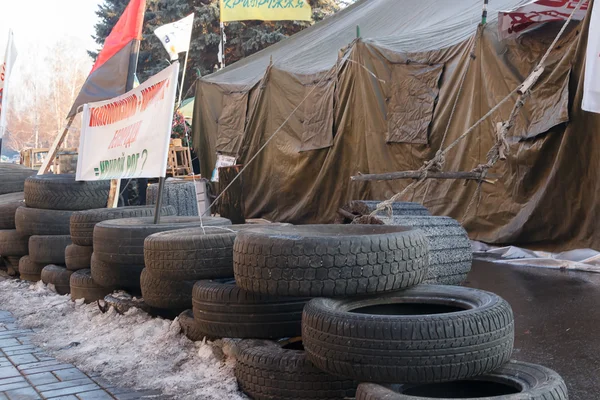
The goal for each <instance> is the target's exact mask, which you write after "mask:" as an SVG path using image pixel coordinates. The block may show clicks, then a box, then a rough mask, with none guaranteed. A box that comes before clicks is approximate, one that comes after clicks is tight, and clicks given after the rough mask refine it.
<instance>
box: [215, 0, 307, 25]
mask: <svg viewBox="0 0 600 400" xmlns="http://www.w3.org/2000/svg"><path fill="white" fill-rule="evenodd" d="M220 6H221V10H220V11H221V22H230V21H246V20H260V21H310V20H311V19H312V11H311V8H310V4H308V0H220Z"/></svg>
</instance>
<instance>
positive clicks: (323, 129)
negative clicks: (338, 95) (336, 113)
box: [300, 80, 335, 151]
mask: <svg viewBox="0 0 600 400" xmlns="http://www.w3.org/2000/svg"><path fill="white" fill-rule="evenodd" d="M313 88H314V90H313ZM311 90H313V91H312V93H310V91H311ZM334 91H335V82H334V81H333V80H326V81H324V82H321V83H320V84H319V85H318V86H316V87H315V85H314V84H313V85H310V86H305V96H306V95H308V98H307V99H306V100H305V101H304V103H303V104H302V110H303V114H304V116H303V118H302V139H301V143H300V151H308V150H317V149H324V148H327V147H331V146H332V145H333V97H334ZM309 93H310V94H309Z"/></svg>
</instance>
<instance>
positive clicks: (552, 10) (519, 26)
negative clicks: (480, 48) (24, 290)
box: [498, 0, 589, 39]
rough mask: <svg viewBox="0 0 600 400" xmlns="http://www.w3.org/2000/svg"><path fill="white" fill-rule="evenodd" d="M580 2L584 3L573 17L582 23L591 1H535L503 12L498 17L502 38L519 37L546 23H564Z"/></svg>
mask: <svg viewBox="0 0 600 400" xmlns="http://www.w3.org/2000/svg"><path fill="white" fill-rule="evenodd" d="M579 1H583V2H584V3H583V4H582V5H581V7H579V10H577V12H576V13H575V15H573V19H574V20H577V21H580V20H583V19H584V18H585V14H586V11H587V9H588V7H589V0H533V1H531V2H530V3H527V4H525V5H523V6H521V7H517V8H515V9H512V10H509V11H501V12H500V13H499V15H498V31H499V34H500V38H501V39H506V38H508V37H511V36H518V35H519V34H521V33H523V32H527V31H529V30H531V29H535V28H537V27H539V26H540V24H543V23H545V22H551V21H564V20H566V19H567V18H569V16H570V15H571V13H572V12H573V10H574V9H575V8H576V7H577V4H578V3H579Z"/></svg>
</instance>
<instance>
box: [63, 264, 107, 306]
mask: <svg viewBox="0 0 600 400" xmlns="http://www.w3.org/2000/svg"><path fill="white" fill-rule="evenodd" d="M70 286H71V300H73V301H75V300H77V299H83V300H84V302H85V303H92V302H94V301H97V300H102V299H104V297H105V296H106V295H108V294H110V292H111V290H110V289H106V288H104V287H102V286H100V285H98V284H97V283H96V282H94V279H93V278H92V272H91V270H89V269H80V270H78V271H75V272H74V273H73V274H72V275H71V280H70Z"/></svg>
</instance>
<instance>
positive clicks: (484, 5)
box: [481, 0, 489, 25]
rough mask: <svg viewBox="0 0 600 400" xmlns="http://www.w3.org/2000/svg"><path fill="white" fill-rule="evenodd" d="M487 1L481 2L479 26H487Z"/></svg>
mask: <svg viewBox="0 0 600 400" xmlns="http://www.w3.org/2000/svg"><path fill="white" fill-rule="evenodd" d="M488 1H489V0H483V12H482V13H481V25H485V24H487V6H488Z"/></svg>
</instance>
